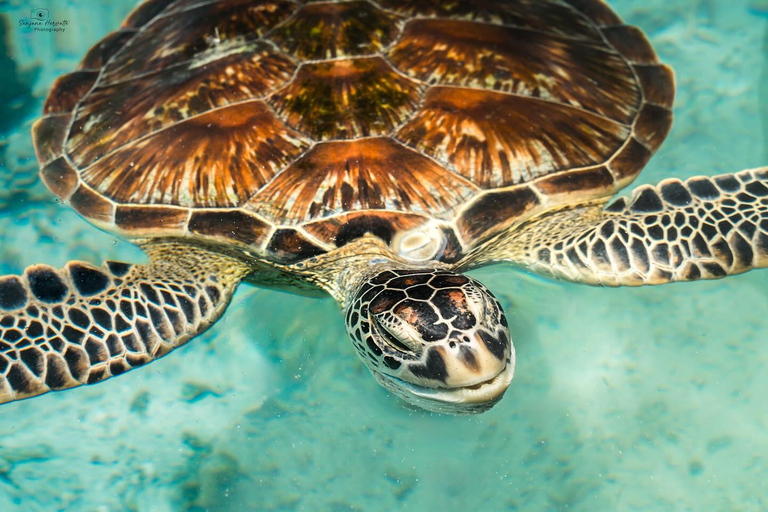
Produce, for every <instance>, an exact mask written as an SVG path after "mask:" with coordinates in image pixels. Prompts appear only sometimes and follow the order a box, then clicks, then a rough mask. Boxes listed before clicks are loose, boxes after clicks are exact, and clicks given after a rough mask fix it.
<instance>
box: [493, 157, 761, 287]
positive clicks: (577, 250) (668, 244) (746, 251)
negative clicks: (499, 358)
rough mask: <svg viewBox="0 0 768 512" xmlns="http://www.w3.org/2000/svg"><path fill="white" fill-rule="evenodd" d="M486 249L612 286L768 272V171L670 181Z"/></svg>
mask: <svg viewBox="0 0 768 512" xmlns="http://www.w3.org/2000/svg"><path fill="white" fill-rule="evenodd" d="M486 249H487V257H488V258H489V259H490V260H496V261H499V260H506V261H512V262H515V263H519V264H522V265H525V266H526V267H528V268H530V269H531V270H533V271H535V272H539V273H542V274H548V275H552V276H555V277H558V278H562V279H567V280H570V281H577V282H582V283H587V284H595V285H608V286H621V285H630V286H637V285H644V284H663V283H667V282H672V281H691V280H695V279H717V278H720V277H725V276H727V275H732V274H739V273H741V272H746V271H747V270H751V269H753V268H758V267H768V167H764V168H761V169H754V170H748V171H742V172H739V173H737V174H725V175H722V176H715V177H712V178H709V177H697V178H691V179H689V180H686V181H684V182H683V181H680V180H678V179H668V180H665V181H663V182H661V183H660V184H659V185H657V186H641V187H638V188H637V189H635V190H634V191H633V194H632V197H631V198H630V199H629V200H626V199H624V198H621V199H619V200H617V201H615V202H613V203H612V204H610V205H608V206H607V207H604V205H603V204H595V203H593V204H591V205H590V204H582V205H580V206H579V205H576V206H574V207H570V208H567V209H562V210H559V211H556V212H554V213H547V214H544V215H542V216H541V217H539V218H536V219H531V220H530V221H529V222H527V223H526V224H525V225H524V226H521V227H520V228H519V229H515V230H512V231H510V232H509V233H508V234H507V235H506V236H503V237H501V238H500V239H499V240H497V241H495V242H493V243H492V246H491V247H488V248H486ZM479 252H482V250H481V251H479Z"/></svg>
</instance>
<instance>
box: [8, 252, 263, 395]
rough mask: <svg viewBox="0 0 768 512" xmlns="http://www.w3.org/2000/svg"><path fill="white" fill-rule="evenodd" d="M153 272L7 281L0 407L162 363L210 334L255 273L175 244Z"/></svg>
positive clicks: (125, 270) (69, 273)
mask: <svg viewBox="0 0 768 512" xmlns="http://www.w3.org/2000/svg"><path fill="white" fill-rule="evenodd" d="M145 249H146V251H147V253H148V254H149V258H150V262H149V263H148V264H146V265H129V264H126V263H116V262H107V263H106V264H105V265H104V266H103V267H102V268H97V267H94V266H91V265H89V264H87V263H81V262H70V263H69V264H67V266H66V267H65V268H63V269H61V270H56V269H54V268H52V267H49V266H47V265H33V266H31V267H28V268H27V269H26V270H25V271H24V274H23V275H21V276H3V277H0V403H3V402H10V401H13V400H20V399H22V398H29V397H32V396H35V395H40V394H43V393H46V392H48V391H52V390H59V389H66V388H71V387H75V386H79V385H81V384H92V383H95V382H99V381H101V380H104V379H106V378H109V377H111V376H114V375H119V374H121V373H124V372H126V371H128V370H131V369H133V368H135V367H137V366H141V365H143V364H145V363H148V362H150V361H152V360H154V359H157V358H158V357H161V356H163V355H165V354H167V353H168V352H170V351H171V350H173V349H174V348H176V347H179V346H181V345H183V344H184V343H186V342H187V341H188V340H189V339H191V338H193V337H194V336H197V335H198V334H200V333H201V332H203V331H204V330H206V329H207V328H208V327H209V326H210V325H211V324H212V323H213V322H215V321H216V320H217V319H218V318H219V316H221V314H222V313H223V312H224V309H225V308H226V307H227V305H228V304H229V301H230V299H231V297H232V294H233V293H234V291H235V288H236V287H237V285H238V283H240V280H241V279H242V278H243V276H245V275H246V274H247V273H248V270H249V269H248V267H247V266H246V265H244V264H243V263H242V262H240V261H239V260H237V259H236V258H233V257H229V256H225V255H222V254H219V253H216V252H211V251H208V250H205V249H202V248H198V247H194V246H187V245H182V244H176V243H167V244H155V245H151V246H148V247H145Z"/></svg>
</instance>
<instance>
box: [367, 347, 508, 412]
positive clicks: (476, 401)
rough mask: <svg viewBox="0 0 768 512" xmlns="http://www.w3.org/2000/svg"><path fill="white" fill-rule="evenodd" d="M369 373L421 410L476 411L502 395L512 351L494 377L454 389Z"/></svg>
mask: <svg viewBox="0 0 768 512" xmlns="http://www.w3.org/2000/svg"><path fill="white" fill-rule="evenodd" d="M373 373H374V376H375V377H376V380H378V381H379V383H380V384H381V385H382V386H384V387H385V388H387V389H388V390H389V391H391V392H393V393H394V394H396V395H397V396H399V397H400V398H402V399H403V400H405V401H407V402H409V403H411V404H413V405H416V406H418V407H421V408H423V409H427V410H429V411H433V412H441V413H449V414H477V413H481V412H484V411H487V410H488V409H490V408H491V407H493V406H494V405H495V404H496V403H497V402H498V401H499V400H501V397H502V396H504V392H505V391H506V390H507V388H508V387H509V383H510V382H512V377H513V376H514V373H515V355H514V351H513V352H512V354H511V355H510V356H509V359H507V363H506V364H505V365H504V367H503V368H502V369H501V371H500V372H499V373H498V374H497V375H496V376H495V377H493V378H491V379H488V380H485V381H483V382H479V383H477V384H472V385H471V386H462V387H456V388H447V387H429V386H421V385H419V384H414V383H412V382H407V381H405V380H402V379H398V378H397V377H393V376H392V375H386V374H383V373H380V372H373Z"/></svg>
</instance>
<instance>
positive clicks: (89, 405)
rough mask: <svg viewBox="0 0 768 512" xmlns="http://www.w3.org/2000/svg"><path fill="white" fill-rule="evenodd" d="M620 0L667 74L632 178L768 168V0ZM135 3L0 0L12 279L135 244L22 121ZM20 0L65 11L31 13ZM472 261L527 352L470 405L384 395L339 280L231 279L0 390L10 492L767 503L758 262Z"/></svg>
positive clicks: (544, 504)
mask: <svg viewBox="0 0 768 512" xmlns="http://www.w3.org/2000/svg"><path fill="white" fill-rule="evenodd" d="M610 3H611V5H612V6H613V7H614V9H616V10H617V12H618V13H619V14H620V15H621V16H622V17H623V18H624V19H625V20H626V21H627V22H628V23H632V24H635V25H638V26H639V27H641V28H642V29H643V30H645V32H646V33H647V34H648V36H649V37H650V39H651V41H652V42H653V44H654V45H655V47H656V50H657V51H658V53H659V55H660V56H661V58H662V60H663V61H664V62H666V63H668V64H670V65H672V66H673V67H674V69H675V71H676V74H677V75H676V76H677V85H678V93H677V98H676V102H675V115H676V117H675V124H674V126H673V129H672V132H671V133H670V135H669V137H668V139H667V141H666V143H665V144H664V145H663V147H662V149H661V150H660V151H659V152H658V153H657V155H656V156H655V157H654V158H653V159H652V160H651V162H650V163H649V165H648V166H647V168H646V170H645V171H644V172H643V174H641V176H640V178H639V179H638V180H637V182H636V184H641V183H655V182H658V181H660V180H661V179H662V178H664V177H667V176H677V177H680V178H685V177H689V176H693V175H698V174H707V175H712V174H719V173H724V172H734V171H738V170H741V169H745V168H753V167H758V166H762V165H768V2H767V1H765V0H643V1H630V0H615V1H613V2H610ZM133 5H134V2H132V1H125V0H121V1H109V2H108V1H106V0H90V1H86V0H77V1H76V0H39V1H38V0H35V2H34V3H28V2H26V1H18V0H12V1H8V0H0V273H2V274H7V273H20V272H22V271H23V269H24V267H26V266H27V265H30V264H33V263H47V264H50V265H54V266H59V267H60V266H62V265H63V264H64V263H65V262H66V261H68V260H71V259H80V260H86V261H89V262H92V263H95V264H101V262H102V261H103V260H105V259H116V260H125V261H134V262H136V261H145V260H144V256H143V255H142V253H141V252H140V251H138V250H137V249H136V248H134V247H133V246H131V245H130V244H127V243H125V242H122V241H120V240H117V239H115V238H113V237H111V236H110V235H108V234H105V233H103V232H100V231H99V230H97V229H96V228H93V227H91V226H90V225H88V224H87V223H86V222H85V221H83V220H82V219H80V218H79V217H78V216H77V215H76V214H75V213H73V212H72V211H70V210H69V209H68V208H67V207H66V205H62V204H60V203H58V202H56V201H54V199H53V196H52V194H50V193H49V192H48V191H47V190H46V189H45V187H44V186H43V185H42V184H41V183H40V181H39V180H38V178H37V163H36V160H35V158H34V152H33V148H32V144H31V139H30V135H29V132H30V127H31V124H32V122H33V121H34V119H35V118H36V117H37V116H38V115H39V112H40V111H41V107H42V102H43V99H44V98H45V94H46V93H47V90H48V88H49V87H50V85H51V83H52V81H53V80H54V79H55V78H56V77H57V76H59V75H61V74H63V73H66V72H68V71H71V70H73V69H74V67H75V66H76V65H77V63H78V62H79V60H80V59H81V58H82V56H83V55H84V54H85V52H86V51H87V50H88V48H90V46H91V45H93V44H94V43H96V42H97V41H98V40H99V39H100V38H101V37H103V36H104V35H105V34H106V33H107V32H109V31H110V30H112V29H114V28H116V27H117V26H118V25H119V23H120V22H121V20H122V18H123V17H124V16H125V14H127V12H128V11H129V10H130V9H131V8H132V7H133ZM31 9H48V10H49V12H50V17H51V19H55V20H67V21H68V22H69V23H68V24H67V25H66V26H65V30H64V31H63V32H50V33H40V32H31V31H29V30H28V29H27V28H25V27H24V26H23V24H21V23H20V21H19V20H22V19H24V18H28V17H29V16H30V10H31ZM630 190H631V187H630ZM627 193H628V191H627ZM473 275H474V276H475V277H477V278H479V279H480V280H481V281H483V282H485V283H486V284H487V285H489V286H490V287H491V288H492V289H493V291H494V293H495V294H496V295H497V296H498V297H499V298H500V300H501V301H502V302H503V304H504V306H505V307H506V310H507V312H508V317H509V320H510V329H511V332H512V336H513V339H514V341H515V345H516V348H517V361H518V362H517V370H516V376H515V380H514V381H513V382H512V385H511V387H510V389H509V391H508V392H507V394H506V396H505V398H504V399H503V400H502V401H501V402H500V403H499V404H498V405H497V406H496V407H495V408H494V409H492V410H491V411H489V412H487V413H485V414H483V415H480V416H474V417H451V416H442V415H437V414H432V413H428V412H424V411H420V410H415V409H412V408H409V407H406V406H404V405H403V404H402V403H400V402H398V401H397V400H396V399H395V398H394V397H392V396H389V395H388V394H387V393H386V392H385V391H384V390H383V389H382V388H380V387H379V385H378V384H377V383H376V382H375V381H374V379H373V378H371V376H370V375H369V374H368V371H367V370H366V368H365V367H364V366H363V364H362V363H361V362H360V361H359V360H358V358H357V355H356V353H355V351H354V349H353V347H352V345H351V343H350V342H349V341H348V339H347V335H346V333H345V329H344V326H343V321H342V317H341V315H340V313H339V312H338V310H337V306H336V304H335V303H334V302H333V301H331V300H330V299H308V298H304V297H297V296H293V295H290V294H287V293H283V292H276V291H271V290H262V289H256V288H253V287H249V286H242V287H241V288H240V289H239V291H238V292H237V294H236V296H235V298H234V300H233V303H232V305H231V306H230V308H229V310H228V311H227V313H226V315H225V316H224V318H222V320H220V321H219V323H217V324H216V325H215V326H214V327H213V328H212V329H211V330H210V331H208V332H207V333H206V334H205V335H203V336H201V337H200V338H197V339H195V340H194V341H193V342H191V343H189V344H188V345H186V346H185V347H183V348H180V349H178V350H176V351H174V353H173V354H172V355H171V356H170V357H167V358H164V359H161V360H159V361H157V362H155V363H152V364H151V365H149V366H147V367H144V368H143V369H140V370H137V371H134V372H130V373H128V374H126V375H124V376H120V377H119V378H115V379H111V380H108V381H106V382H104V383H102V384H99V385H98V386H88V387H83V388H79V389H75V390H71V391H67V392H63V393H51V394H48V395H45V396H42V397H39V398H35V399H33V400H28V401H22V402H18V403H12V404H9V405H4V406H2V407H0V511H3V512H30V511H46V512H47V511H73V512H79V511H96V512H101V511H123V510H126V511H158V512H166V511H168V512H170V511H189V512H202V511H242V510H308V511H314V510H329V511H342V510H343V511H347V510H352V511H358V510H364V511H377V510H418V511H427V510H430V511H431V510H440V511H442V512H449V511H454V510H457V511H458V510H488V511H560V510H569V511H608V510H611V511H613V510H619V511H625V510H627V511H635V510H637V511H656V510H659V511H662V510H663V511H668V510H675V511H724V512H725V511H736V510H738V511H764V510H768V490H766V489H767V487H766V482H768V371H767V370H768V271H766V270H763V271H754V272H750V273H747V274H743V275H740V276H736V277H732V278H728V279H726V280H722V281H710V282H697V283H684V284H675V285H667V286H662V287H647V288H635V289H630V288H621V289H600V288H591V287H586V286H579V285H573V284H569V283H560V282H553V281H547V280H543V279H540V278H536V277H533V276H530V275H526V274H523V273H520V272H516V271H514V270H512V269H511V268H505V267H503V266H496V267H491V268H486V269H481V270H478V271H475V272H473Z"/></svg>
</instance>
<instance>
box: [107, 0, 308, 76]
mask: <svg viewBox="0 0 768 512" xmlns="http://www.w3.org/2000/svg"><path fill="white" fill-rule="evenodd" d="M295 8H296V5H295V4H293V3H291V2H289V1H288V0H229V1H226V2H215V3H214V2H212V3H209V4H203V5H200V6H198V7H192V8H191V9H189V10H185V11H183V12H180V13H177V14H173V13H169V14H166V15H165V16H161V17H158V18H155V19H154V20H152V21H151V22H150V23H149V25H148V26H146V27H144V28H143V30H142V31H141V32H139V33H138V34H137V35H136V37H135V38H133V39H132V40H131V41H130V42H129V43H128V44H127V45H126V46H125V47H124V48H123V49H122V50H121V51H120V52H119V54H118V55H116V56H115V58H114V59H113V60H112V62H111V63H110V64H109V65H108V66H107V68H106V70H105V73H104V77H103V79H102V80H103V82H105V83H111V82H116V81H121V80H126V79H129V78H132V77H136V76H138V75H141V74H144V73H148V72H151V71H157V70H159V69H163V68H165V67H168V66H171V65H173V64H178V63H179V62H184V61H187V60H191V59H193V58H195V57H197V56H198V55H200V54H202V53H205V52H216V48H217V47H218V46H220V45H222V44H223V45H224V46H225V47H230V46H236V45H237V44H241V43H243V42H245V41H247V40H251V39H257V38H258V37H259V36H261V35H262V34H263V33H264V32H266V31H268V30H269V29H270V28H272V27H274V26H275V25H277V24H278V23H280V22H281V21H283V20H285V19H286V18H287V17H288V16H290V14H291V13H292V12H293V10H294V9H295Z"/></svg>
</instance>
